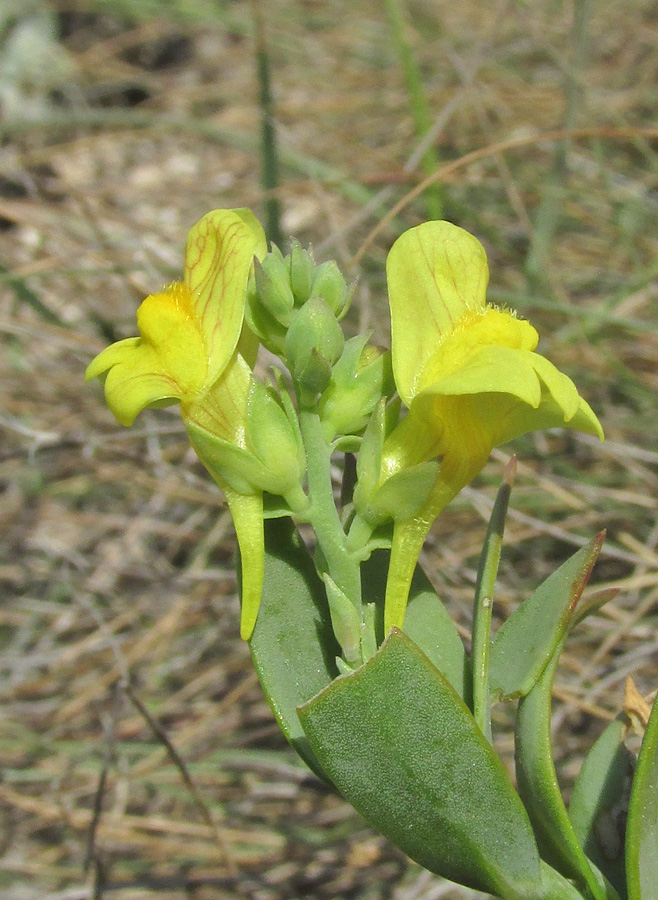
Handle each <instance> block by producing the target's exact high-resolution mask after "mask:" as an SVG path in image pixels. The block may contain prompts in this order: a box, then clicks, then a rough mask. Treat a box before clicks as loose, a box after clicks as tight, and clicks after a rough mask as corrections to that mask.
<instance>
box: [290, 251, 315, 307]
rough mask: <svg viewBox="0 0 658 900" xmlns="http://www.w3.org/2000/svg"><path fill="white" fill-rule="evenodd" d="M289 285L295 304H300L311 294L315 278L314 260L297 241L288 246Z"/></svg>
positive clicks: (309, 252)
mask: <svg viewBox="0 0 658 900" xmlns="http://www.w3.org/2000/svg"><path fill="white" fill-rule="evenodd" d="M288 259H289V261H290V286H291V288H292V293H293V296H294V298H295V306H302V304H304V303H306V301H307V300H308V298H309V297H310V296H311V289H312V287H313V279H314V278H315V262H314V260H313V254H312V253H311V251H310V250H304V249H303V248H302V245H301V244H300V243H299V241H293V242H292V244H291V247H290V256H289V257H288Z"/></svg>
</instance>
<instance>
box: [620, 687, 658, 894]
mask: <svg viewBox="0 0 658 900" xmlns="http://www.w3.org/2000/svg"><path fill="white" fill-rule="evenodd" d="M626 878H627V881H628V900H654V898H655V897H656V896H658V894H657V893H656V892H657V890H658V702H656V701H654V704H653V710H652V711H651V716H650V717H649V723H648V725H647V730H646V731H645V732H644V738H643V740H642V749H641V750H640V755H639V756H638V760H637V769H636V770H635V778H634V779H633V789H632V791H631V802H630V805H629V807H628V827H627V830H626Z"/></svg>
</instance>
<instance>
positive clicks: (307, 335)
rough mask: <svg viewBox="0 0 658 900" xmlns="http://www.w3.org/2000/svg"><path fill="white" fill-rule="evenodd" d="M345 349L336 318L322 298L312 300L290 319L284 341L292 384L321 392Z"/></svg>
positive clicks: (341, 332) (313, 391)
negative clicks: (293, 382)
mask: <svg viewBox="0 0 658 900" xmlns="http://www.w3.org/2000/svg"><path fill="white" fill-rule="evenodd" d="M344 346H345V336H344V335H343V331H342V329H341V327H340V325H339V324H338V322H337V321H336V317H335V315H334V314H333V312H332V311H331V309H330V308H329V306H328V305H327V303H326V302H325V301H324V300H323V299H322V298H321V297H312V298H311V299H310V300H309V301H308V302H307V303H305V304H304V306H302V308H301V309H299V310H298V311H297V312H296V313H295V315H294V316H293V319H292V322H291V323H290V327H289V328H288V333H287V335H286V340H285V356H286V361H287V364H288V368H289V369H290V371H291V373H292V376H293V378H294V380H295V382H296V383H297V384H298V385H299V386H300V387H302V388H303V389H304V390H305V391H307V392H311V393H320V392H321V391H323V390H324V389H325V388H326V386H327V385H328V384H329V379H330V377H331V368H332V366H333V365H334V363H335V362H336V360H337V359H338V358H339V357H340V355H341V353H342V352H343V347H344Z"/></svg>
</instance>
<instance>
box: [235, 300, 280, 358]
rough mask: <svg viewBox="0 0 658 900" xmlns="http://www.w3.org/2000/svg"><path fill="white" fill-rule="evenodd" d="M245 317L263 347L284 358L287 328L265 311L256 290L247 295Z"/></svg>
mask: <svg viewBox="0 0 658 900" xmlns="http://www.w3.org/2000/svg"><path fill="white" fill-rule="evenodd" d="M244 317H245V321H246V323H247V325H248V326H249V329H250V330H251V331H252V332H253V333H254V334H255V335H256V336H257V337H258V338H259V339H260V341H261V342H262V344H263V346H264V347H267V349H268V350H270V351H271V352H272V353H274V354H275V355H276V356H280V357H282V356H283V354H284V348H285V343H286V328H285V326H284V325H282V324H281V323H280V322H277V320H276V319H275V318H274V316H273V315H272V313H270V312H269V311H268V310H267V309H265V307H264V306H263V304H262V303H261V302H260V300H259V298H258V294H257V293H256V292H255V289H254V290H253V291H248V293H247V303H246V305H245V308H244Z"/></svg>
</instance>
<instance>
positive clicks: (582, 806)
mask: <svg viewBox="0 0 658 900" xmlns="http://www.w3.org/2000/svg"><path fill="white" fill-rule="evenodd" d="M624 732H625V725H624V723H623V722H622V721H620V720H617V719H616V720H615V721H614V722H610V724H609V725H608V727H607V728H606V729H605V731H604V732H603V734H601V736H600V737H599V738H598V740H597V741H596V743H595V744H594V746H593V747H592V749H591V750H590V751H589V753H588V754H587V757H586V758H585V761H584V763H583V765H582V767H581V770H580V773H579V775H578V778H577V779H576V783H575V785H574V789H573V793H572V795H571V802H570V803H569V818H570V819H571V824H572V825H573V830H574V834H575V835H576V838H577V839H578V841H579V843H580V845H581V846H582V848H583V850H584V851H585V853H586V854H587V856H588V857H589V858H590V859H591V860H592V861H593V862H594V863H595V864H596V865H597V866H598V868H599V869H600V870H601V871H602V872H603V874H604V875H605V876H606V878H607V879H608V881H610V882H611V884H613V885H614V886H615V888H616V890H617V892H618V894H619V895H620V896H621V897H622V898H625V897H626V875H625V869H624V833H623V830H622V827H621V826H622V824H623V823H624V822H625V810H626V808H627V803H628V792H629V789H630V784H631V778H632V775H633V767H634V762H635V757H634V755H633V754H632V753H631V752H630V750H628V748H627V747H626V745H625V744H624V740H623V737H624Z"/></svg>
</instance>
